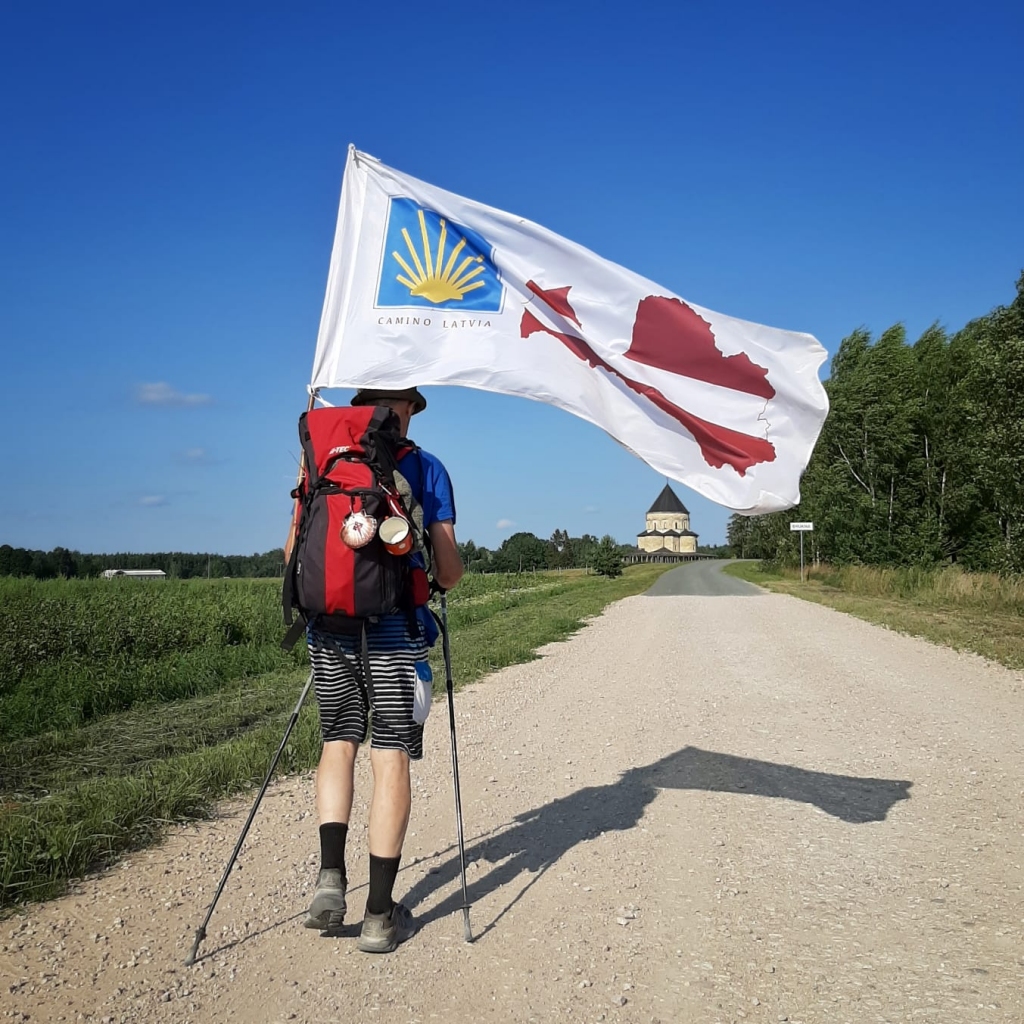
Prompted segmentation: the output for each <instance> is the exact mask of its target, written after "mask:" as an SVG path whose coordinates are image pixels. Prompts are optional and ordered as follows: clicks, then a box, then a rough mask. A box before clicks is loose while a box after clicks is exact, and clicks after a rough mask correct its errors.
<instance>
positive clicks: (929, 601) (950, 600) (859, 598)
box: [725, 562, 1024, 669]
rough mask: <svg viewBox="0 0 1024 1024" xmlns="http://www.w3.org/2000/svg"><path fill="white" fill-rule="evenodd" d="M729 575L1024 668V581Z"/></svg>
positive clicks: (815, 572) (915, 575)
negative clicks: (802, 580)
mask: <svg viewBox="0 0 1024 1024" xmlns="http://www.w3.org/2000/svg"><path fill="white" fill-rule="evenodd" d="M725 572H727V573H729V574H730V575H733V576H738V577H739V578H740V579H745V580H749V581H750V582H751V583H757V584H758V585H760V586H762V587H766V588H767V589H769V590H773V591H775V592H776V593H780V594H791V595H793V596H794V597H800V598H803V599H804V600H805V601H816V602H817V603H819V604H826V605H828V606H829V607H830V608H835V609H836V610H838V611H841V612H847V613H849V614H850V615H856V616H857V617H858V618H861V619H867V620H868V622H874V623H877V624H878V625H881V626H887V627H888V628H889V629H894V630H896V631H898V632H900V633H908V634H910V635H911V636H920V637H924V638H925V639H927V640H931V641H933V642H935V643H939V644H945V645H946V646H947V647H953V648H955V649H957V650H963V651H974V652H975V653H976V654H981V655H983V656H984V657H986V658H991V659H992V660H993V661H998V662H1000V663H1001V664H1003V665H1006V666H1008V667H1009V668H1016V669H1024V580H1021V579H1012V578H1004V577H1000V576H995V575H989V574H985V573H965V572H960V571H959V570H956V569H941V570H934V571H926V570H922V569H880V568H875V567H871V566H844V567H842V568H832V567H828V566H825V567H821V568H812V569H809V570H808V571H807V576H806V580H805V582H803V583H801V582H800V572H799V570H796V569H769V568H762V567H761V566H760V564H759V563H757V562H734V563H732V564H731V565H729V566H727V567H726V569H725Z"/></svg>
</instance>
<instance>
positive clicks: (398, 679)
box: [306, 615, 427, 761]
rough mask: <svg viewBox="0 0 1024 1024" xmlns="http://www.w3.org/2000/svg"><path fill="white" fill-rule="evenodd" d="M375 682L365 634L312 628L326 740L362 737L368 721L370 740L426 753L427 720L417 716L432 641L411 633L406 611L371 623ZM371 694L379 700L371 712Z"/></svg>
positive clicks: (374, 700) (311, 657) (378, 744)
mask: <svg viewBox="0 0 1024 1024" xmlns="http://www.w3.org/2000/svg"><path fill="white" fill-rule="evenodd" d="M366 641H367V648H368V650H369V662H370V679H371V686H370V687H366V686H365V682H366V681H365V680H364V679H363V660H362V647H361V642H360V638H359V636H358V635H356V636H348V635H346V634H339V633H320V632H317V631H315V630H310V631H309V633H308V634H307V637H306V642H307V644H308V646H309V661H310V664H311V665H312V667H313V686H314V688H315V690H316V700H317V704H318V705H319V706H320V732H321V735H322V736H323V740H324V742H325V743H330V742H332V741H334V740H352V741H353V742H355V743H362V742H363V741H364V740H365V739H366V734H367V727H368V726H369V727H370V729H371V737H370V746H371V747H374V748H376V749H378V750H404V751H405V752H406V753H407V754H408V755H409V757H410V758H411V759H412V760H413V761H418V760H419V759H420V758H421V757H423V726H422V725H417V724H416V723H415V722H414V721H413V720H412V707H413V697H414V694H415V690H416V662H417V661H422V660H425V659H426V657H427V645H426V643H425V641H424V640H423V639H422V638H421V637H419V636H415V637H413V636H411V635H410V631H409V621H408V619H407V618H406V617H405V616H404V615H388V616H386V617H383V618H381V619H380V620H379V621H377V622H370V623H368V624H367V626H366ZM367 695H368V696H369V700H370V702H372V705H373V714H372V716H371V715H370V714H369V713H368V712H369V709H368V707H367Z"/></svg>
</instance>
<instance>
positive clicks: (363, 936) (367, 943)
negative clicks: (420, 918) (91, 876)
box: [357, 903, 416, 953]
mask: <svg viewBox="0 0 1024 1024" xmlns="http://www.w3.org/2000/svg"><path fill="white" fill-rule="evenodd" d="M415 933H416V920H415V918H414V917H413V916H412V914H411V913H409V908H408V907H405V906H403V905H402V904H401V903H396V904H395V905H394V906H393V907H392V908H391V913H390V914H371V913H370V912H369V911H367V912H366V916H365V917H364V918H363V930H362V931H361V932H360V933H359V942H358V943H357V945H358V946H359V948H360V949H361V950H362V951H363V952H364V953H391V952H393V951H394V950H395V949H396V948H397V947H398V944H399V943H400V942H405V940H406V939H408V938H409V937H410V936H412V935H414V934H415Z"/></svg>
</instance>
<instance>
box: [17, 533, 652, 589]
mask: <svg viewBox="0 0 1024 1024" xmlns="http://www.w3.org/2000/svg"><path fill="white" fill-rule="evenodd" d="M458 547H459V554H460V555H461V556H462V562H463V564H464V565H465V566H466V569H467V570H468V571H469V572H534V571H536V570H538V569H593V570H595V571H604V570H606V569H607V568H608V567H609V566H611V565H620V564H621V562H622V556H623V554H624V553H626V552H629V551H632V550H633V549H632V548H631V547H630V546H629V545H624V544H619V543H617V542H616V541H615V539H614V538H613V537H611V536H610V535H608V534H606V535H605V536H604V537H602V538H600V539H598V538H597V537H595V536H593V535H592V534H589V533H585V534H583V536H582V537H570V536H569V534H568V532H567V531H566V530H555V532H554V533H553V534H552V535H551V537H550V538H549V539H548V540H542V539H541V538H540V537H537V536H535V535H534V534H532V533H525V532H520V533H514V534H512V536H511V537H508V538H507V539H506V540H505V541H504V542H503V543H502V544H501V546H500V547H499V548H496V549H494V550H491V549H489V548H486V547H483V546H478V545H477V544H475V543H474V542H473V541H472V540H468V541H465V542H464V543H460V544H459V546H458ZM104 569H162V570H163V571H164V572H165V573H167V575H168V576H169V577H172V578H176V579H195V578H199V577H206V576H209V577H211V578H214V579H219V578H221V577H224V576H229V577H243V578H244V577H274V576H281V575H283V572H284V551H283V550H282V549H281V548H275V549H274V550H272V551H267V552H265V553H263V554H254V555H214V554H206V553H186V552H181V551H174V552H163V553H156V554H133V553H127V552H122V553H118V554H110V555H91V554H82V553H81V552H79V551H69V550H68V549H67V548H62V547H58V548H54V549H53V550H52V551H33V550H30V549H28V548H15V547H11V545H10V544H3V545H0V576H34V577H35V578H36V579H55V578H57V577H59V576H65V577H76V576H77V577H85V576H98V575H100V573H102V572H103V570H104Z"/></svg>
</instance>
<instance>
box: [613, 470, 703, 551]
mask: <svg viewBox="0 0 1024 1024" xmlns="http://www.w3.org/2000/svg"><path fill="white" fill-rule="evenodd" d="M646 527H647V528H646V529H645V530H644V532H643V533H641V534H638V535H637V538H636V553H635V554H631V555H627V556H626V558H625V561H626V562H675V561H683V560H689V559H691V558H696V557H698V556H697V534H696V533H694V532H693V530H691V529H690V513H689V510H688V509H687V507H686V506H685V505H684V504H683V503H682V502H681V501H680V500H679V496H678V495H677V494H676V492H675V491H673V490H672V488H671V487H669V485H668V484H665V486H664V488H663V489H662V492H661V494H659V495H658V497H657V498H655V499H654V504H653V505H652V506H651V507H650V508H649V509H648V510H647V523H646Z"/></svg>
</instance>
